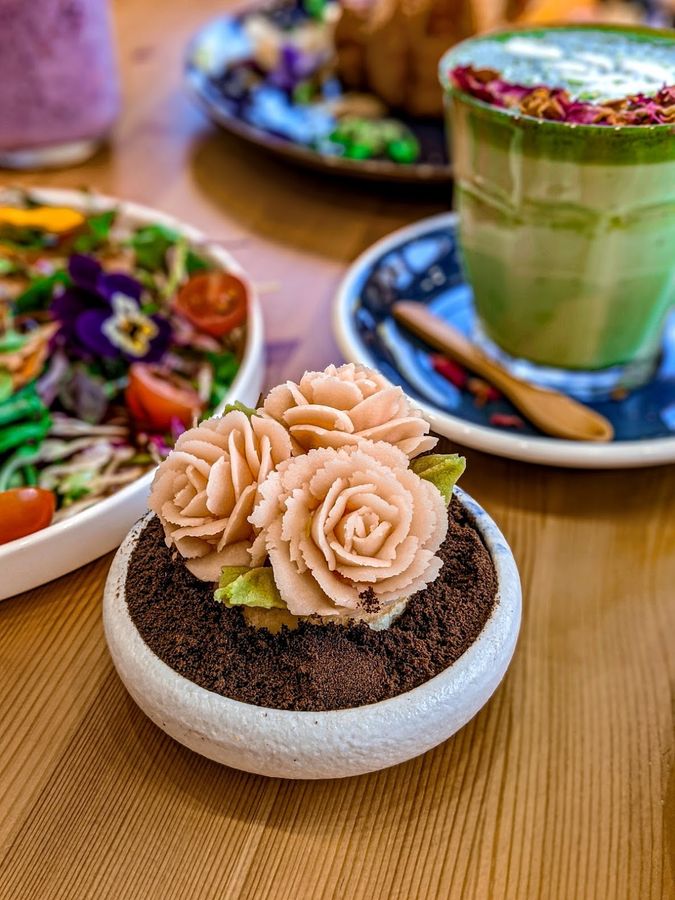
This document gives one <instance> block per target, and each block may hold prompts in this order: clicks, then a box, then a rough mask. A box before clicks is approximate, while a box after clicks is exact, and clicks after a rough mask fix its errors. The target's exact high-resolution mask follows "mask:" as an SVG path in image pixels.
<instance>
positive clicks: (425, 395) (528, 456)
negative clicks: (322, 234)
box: [334, 213, 675, 468]
mask: <svg viewBox="0 0 675 900" xmlns="http://www.w3.org/2000/svg"><path fill="white" fill-rule="evenodd" d="M402 299H405V300H413V301H417V302H419V303H425V304H427V305H428V306H429V308H430V309H431V310H432V311H433V312H434V313H435V314H436V315H439V316H441V317H442V318H444V319H446V320H447V321H449V322H450V323H451V324H453V325H454V326H455V327H456V328H459V329H460V330H461V331H463V332H464V333H467V334H470V333H472V331H473V328H474V324H475V311H474V306H473V296H472V293H471V288H470V286H469V285H468V284H467V282H466V280H465V278H464V275H463V273H462V268H461V262H460V256H459V247H458V243H457V238H456V219H455V216H454V215H453V214H451V213H448V214H445V215H441V216H434V217H433V218H430V219H425V220H423V221H421V222H417V223H416V224H414V225H411V226H409V227H407V228H403V229H401V230H400V231H397V232H395V233H394V234H392V235H390V236H389V237H387V238H385V239H384V240H382V241H380V242H378V243H377V244H375V245H374V246H373V247H372V248H371V249H370V250H368V251H367V252H366V253H364V254H363V255H362V256H361V257H359V259H357V260H356V262H355V263H354V264H353V265H352V267H351V269H350V271H349V273H348V274H347V276H346V278H345V279H344V281H343V283H342V285H341V287H340V290H339V293H338V296H337V300H336V306H335V315H334V328H335V332H336V337H337V340H338V343H339V346H340V348H341V349H342V352H343V353H344V355H345V357H346V358H347V359H348V360H350V361H354V362H363V363H365V364H367V365H369V366H374V367H375V368H377V369H379V370H380V371H381V372H382V373H383V374H384V375H385V376H386V377H387V378H388V379H389V380H390V381H392V382H394V383H395V384H399V385H401V387H402V388H403V389H404V390H405V391H406V393H408V394H410V396H411V397H413V398H414V399H415V400H417V401H418V403H419V405H420V407H421V408H422V409H423V410H424V412H425V414H426V415H427V416H428V417H429V419H430V420H431V422H432V425H433V427H434V429H435V430H436V431H437V432H439V433H440V434H444V435H446V436H447V437H449V438H451V439H453V440H456V441H459V442H460V443H462V444H465V445H466V446H469V447H475V448H476V449H478V450H485V451H487V452H489V453H495V454H498V455H500V456H507V457H511V458H513V459H522V460H526V461H529V462H539V463H545V464H549V465H559V466H570V467H578V468H621V467H632V466H649V465H658V464H664V463H672V462H675V313H673V314H672V315H671V317H670V320H669V322H668V325H667V328H666V334H665V338H664V345H663V354H662V357H661V362H660V364H659V368H658V370H657V372H656V373H655V375H654V377H653V378H652V380H651V381H650V382H649V383H648V384H646V385H644V386H643V387H641V388H638V389H636V390H633V391H631V392H630V393H629V394H628V395H627V396H625V397H624V398H623V399H605V400H602V401H594V402H591V403H589V405H590V406H592V407H593V408H594V409H597V410H598V412H601V413H602V414H603V415H605V416H607V418H608V419H609V420H610V421H611V422H612V424H613V426H614V429H615V433H616V438H615V440H614V441H612V442H611V443H609V444H590V443H585V442H580V441H564V440H559V439H556V438H551V437H546V436H544V435H542V434H541V433H540V432H538V431H537V430H536V429H535V428H533V427H532V426H531V425H529V423H526V422H524V421H522V419H521V418H520V417H519V416H518V413H517V411H516V410H515V409H514V408H513V407H512V406H511V404H510V403H509V402H508V401H507V400H505V399H504V398H501V397H496V398H490V397H488V398H486V397H485V394H484V391H481V390H480V388H481V387H482V386H481V385H480V383H479V384H478V385H477V384H476V383H475V382H472V383H471V386H470V388H469V387H468V386H467V384H464V385H463V386H461V387H460V386H458V384H459V383H461V381H462V372H461V371H459V372H453V371H452V369H451V370H450V371H449V372H448V371H446V372H445V374H443V371H444V366H443V363H442V360H441V359H440V358H439V356H438V354H434V353H433V352H430V351H429V349H428V348H427V347H426V346H425V345H424V344H422V343H421V342H419V341H418V340H416V339H415V338H414V337H412V336H411V335H410V334H409V333H408V332H407V331H406V330H405V329H404V328H401V327H400V326H399V325H397V324H396V322H395V321H394V320H393V318H392V316H391V315H390V309H391V305H392V303H393V302H395V301H396V300H402ZM448 375H449V376H450V379H451V380H449V379H448ZM455 376H459V377H455ZM453 380H454V382H455V383H453Z"/></svg>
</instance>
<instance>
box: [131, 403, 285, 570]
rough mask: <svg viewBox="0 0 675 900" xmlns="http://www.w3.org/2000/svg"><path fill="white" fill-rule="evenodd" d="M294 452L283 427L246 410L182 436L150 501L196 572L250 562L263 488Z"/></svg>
mask: <svg viewBox="0 0 675 900" xmlns="http://www.w3.org/2000/svg"><path fill="white" fill-rule="evenodd" d="M290 455H291V442H290V439H289V436H288V433H287V432H286V430H285V429H284V428H282V426H281V425H279V424H278V423H277V422H275V421H274V420H272V419H265V418H262V417H260V416H255V415H254V416H251V417H250V418H249V417H248V416H247V415H246V414H245V413H244V412H242V411H240V410H231V411H230V412H228V413H226V414H225V415H224V416H223V417H222V418H219V417H216V418H213V419H207V420H206V421H204V422H202V423H201V424H199V425H197V426H196V427H195V428H190V429H189V430H188V431H185V432H183V434H181V435H180V437H179V438H178V440H177V441H176V446H175V448H174V449H173V450H172V452H171V453H170V454H169V456H168V457H167V458H166V459H165V460H164V461H163V462H162V463H161V464H160V466H159V468H158V469H157V474H156V475H155V478H154V481H153V484H152V491H151V494H150V502H149V506H150V509H152V510H153V511H154V512H155V513H156V514H157V516H158V517H159V519H160V521H161V523H162V525H163V526H164V533H165V535H166V543H167V546H174V547H175V548H176V549H177V550H178V552H179V553H180V554H181V556H183V557H184V558H185V565H186V566H187V568H188V569H189V570H190V571H191V572H192V574H193V575H196V577H197V578H200V579H201V580H202V581H217V580H218V576H219V575H220V570H221V568H222V567H223V566H240V565H243V566H247V565H250V562H251V557H250V548H251V545H252V543H253V540H254V538H255V531H254V530H253V527H252V526H251V524H250V522H249V516H250V515H251V512H252V510H253V507H254V505H255V503H256V500H257V499H258V489H259V486H260V484H261V483H262V482H263V481H264V480H265V479H266V478H267V476H268V475H269V473H270V472H271V471H272V470H273V469H274V467H275V466H276V465H278V464H279V463H281V462H283V461H284V460H285V459H288V457H289V456H290Z"/></svg>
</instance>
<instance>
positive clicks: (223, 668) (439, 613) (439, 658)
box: [126, 499, 497, 711]
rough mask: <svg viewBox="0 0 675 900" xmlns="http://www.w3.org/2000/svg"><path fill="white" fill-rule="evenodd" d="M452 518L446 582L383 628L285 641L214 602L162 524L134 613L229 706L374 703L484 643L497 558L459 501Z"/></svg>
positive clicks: (139, 567)
mask: <svg viewBox="0 0 675 900" xmlns="http://www.w3.org/2000/svg"><path fill="white" fill-rule="evenodd" d="M448 519H449V527H448V535H447V537H446V540H445V542H444V544H443V546H442V548H441V550H440V551H439V555H440V556H441V558H442V559H443V568H442V570H441V573H440V575H439V577H438V578H437V579H436V581H435V582H434V583H433V584H431V585H429V586H428V587H427V588H426V589H425V590H423V591H420V592H419V593H418V594H416V595H415V596H414V597H413V598H412V599H411V600H410V602H409V603H408V606H407V607H406V609H405V611H404V612H403V613H402V615H401V616H399V618H398V619H396V621H395V622H394V623H393V624H392V625H391V626H390V627H389V628H388V629H386V630H384V631H373V630H372V629H370V628H368V626H367V625H365V624H363V623H362V624H357V625H350V626H340V625H316V624H314V623H311V622H306V621H301V622H300V624H299V625H298V627H297V628H296V629H295V630H292V631H291V630H289V629H288V628H285V627H284V628H282V629H281V630H280V631H279V632H278V633H277V634H271V633H270V632H269V631H267V630H266V629H256V628H252V627H251V626H249V625H248V624H247V623H246V621H245V620H244V618H243V615H242V613H241V610H239V609H228V608H227V607H225V606H223V605H222V604H220V603H217V602H216V601H214V600H213V585H210V584H206V583H204V582H202V581H198V580H197V579H196V578H194V576H192V575H191V574H190V573H189V572H188V570H187V569H186V568H185V566H184V565H183V564H182V562H180V561H175V560H173V559H172V554H171V551H170V550H169V549H168V548H167V546H166V544H165V543H164V535H163V531H162V526H161V524H160V523H159V520H158V519H156V518H153V519H151V520H150V521H149V522H148V524H147V525H146V527H145V528H144V529H143V531H142V533H141V535H140V537H139V540H138V543H137V544H136V547H135V549H134V551H133V553H132V555H131V559H130V562H129V569H128V573H127V580H126V599H127V605H128V608H129V613H130V615H131V618H132V619H133V621H134V623H135V625H136V627H137V628H138V631H139V633H140V634H141V636H142V638H143V640H144V641H145V642H146V644H147V645H148V646H149V647H150V649H151V650H152V651H153V652H154V653H156V654H157V656H159V657H160V659H162V660H164V662H165V663H167V665H169V666H171V668H172V669H175V671H176V672H179V673H180V674H181V675H184V676H185V677H186V678H188V679H190V680H191V681H193V682H195V683H196V684H199V685H201V686H202V687H204V688H206V689H207V690H210V691H215V692H216V693H218V694H222V695H223V696H225V697H231V698H233V699H235V700H240V701H242V702H244V703H253V704H255V705H257V706H266V707H273V708H276V709H292V710H308V711H321V710H330V709H346V708H349V707H354V706H362V705H365V704H368V703H376V702H378V701H380V700H386V699H388V698H390V697H395V696H397V695H398V694H402V693H404V692H405V691H409V690H411V689H412V688H414V687H417V686H418V685H420V684H422V683H423V682H425V681H428V680H429V679H430V678H433V677H434V675H438V674H439V672H442V671H443V669H446V668H447V667H448V666H450V665H452V663H453V662H455V661H456V660H457V659H459V657H460V656H461V655H462V653H464V651H465V650H467V649H468V647H470V646H471V644H472V643H473V642H474V641H475V640H476V638H477V637H478V635H479V634H480V632H481V630H482V629H483V626H484V625H485V623H486V621H487V619H488V618H489V616H490V613H491V611H492V608H493V606H494V601H495V596H496V592H497V576H496V573H495V570H494V566H493V564H492V559H491V557H490V554H489V553H488V551H487V550H486V548H485V546H484V545H483V543H482V541H481V538H480V535H479V534H478V532H477V531H476V529H475V527H474V525H473V522H472V520H471V517H470V515H469V514H468V513H467V512H466V510H465V509H464V508H463V507H462V506H461V504H460V503H459V502H458V501H457V500H456V499H453V501H452V504H451V506H450V510H449V515H448ZM364 594H365V595H368V591H365V592H364ZM364 600H365V602H369V600H370V597H369V596H365V597H364Z"/></svg>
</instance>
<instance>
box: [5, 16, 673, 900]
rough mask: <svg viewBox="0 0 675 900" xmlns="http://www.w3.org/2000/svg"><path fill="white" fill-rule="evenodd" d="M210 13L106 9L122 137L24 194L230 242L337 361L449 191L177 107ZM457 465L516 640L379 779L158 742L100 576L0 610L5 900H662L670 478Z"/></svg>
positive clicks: (667, 787) (664, 471) (323, 359)
mask: <svg viewBox="0 0 675 900" xmlns="http://www.w3.org/2000/svg"><path fill="white" fill-rule="evenodd" d="M222 7H223V4H222V3H220V2H217V0H196V2H191V3H188V2H185V0H163V2H159V0H154V2H152V0H121V2H118V3H117V4H116V5H115V12H116V18H117V26H118V35H119V41H120V61H121V65H122V71H123V75H124V80H125V111H124V115H123V117H122V119H121V121H120V124H119V127H118V129H117V131H116V135H115V139H114V142H113V146H112V147H111V149H110V150H108V151H106V152H103V153H101V154H100V155H99V156H98V157H97V158H96V159H94V160H93V161H92V162H91V163H89V164H87V165H85V166H83V167H80V168H78V169H73V170H70V171H64V172H59V173H53V174H49V175H45V174H43V175H40V176H33V177H30V178H29V177H28V176H23V177H21V178H16V179H12V181H15V182H20V183H26V184H27V183H31V182H32V183H40V184H50V185H62V186H79V185H85V184H86V185H90V186H93V187H96V188H98V189H100V190H104V191H108V192H110V193H115V194H119V195H122V196H125V197H128V198H130V199H134V200H139V201H142V202H147V203H150V204H153V205H156V206H159V207H162V208H164V209H166V210H167V211H169V212H172V213H175V214H178V215H181V216H183V217H185V218H187V219H189V220H190V221H192V222H193V223H194V224H196V225H197V226H199V227H201V228H203V229H205V230H206V231H208V232H209V233H210V234H211V235H212V236H214V237H218V238H221V239H223V240H225V241H227V242H228V243H230V244H232V247H233V250H234V251H235V252H236V254H237V256H238V258H239V259H240V260H241V261H242V263H243V264H244V265H245V266H247V267H248V269H249V270H250V271H251V273H252V274H253V276H254V277H255V278H256V280H258V281H259V282H273V283H277V284H278V291H277V292H276V293H274V292H271V293H269V294H267V295H266V296H265V298H264V303H265V316H266V324H267V329H268V333H269V335H270V336H272V337H274V335H275V334H276V333H277V332H278V331H280V330H281V329H283V327H284V323H283V322H282V321H281V314H280V312H279V309H280V302H279V298H285V299H286V300H288V298H289V297H290V298H292V297H294V296H298V295H299V294H300V293H302V294H303V296H305V295H306V294H307V293H308V292H309V293H311V295H312V297H313V298H314V302H315V308H316V324H317V326H319V327H320V329H321V332H322V334H321V339H320V340H319V341H317V344H316V348H314V347H312V348H306V349H305V352H306V353H309V354H310V355H311V354H312V353H313V354H314V356H315V357H316V359H315V360H313V361H314V362H315V364H316V365H325V364H326V363H327V362H329V361H331V360H332V359H335V358H337V356H338V354H337V350H336V349H335V348H334V346H333V344H332V341H331V339H330V338H329V337H328V331H329V304H330V301H331V298H332V294H333V291H334V289H335V286H336V283H337V280H338V279H339V276H340V274H341V273H342V272H343V271H344V268H345V266H346V264H347V263H348V262H349V261H350V260H351V259H353V258H354V256H355V255H356V254H357V253H359V252H360V251H361V250H363V249H364V248H365V247H366V246H367V245H368V244H370V243H371V242H372V241H373V240H375V239H376V238H379V237H381V236H383V235H384V234H386V233H387V232H389V231H391V230H392V229H394V228H396V227H398V226H400V225H402V224H405V223H406V222H410V221H413V220H415V219H418V218H420V217H422V216H424V215H428V214H430V213H434V212H439V211H442V210H443V209H444V208H445V207H446V206H447V198H445V197H442V196H439V191H438V189H436V192H435V193H432V194H431V195H426V196H425V195H421V194H420V193H419V192H418V191H406V192H400V191H393V190H392V189H391V188H388V189H386V190H385V189H378V188H375V187H373V186H362V185H356V184H349V183H344V182H338V181H330V180H327V179H322V178H321V177H318V176H316V175H312V174H308V173H303V172H300V171H295V170H293V169H287V168H285V167H284V166H282V165H281V164H279V163H277V162H274V161H271V160H268V159H266V158H265V157H264V156H263V155H261V154H260V153H257V152H255V151H253V150H250V149H248V148H246V147H244V146H242V145H241V144H239V143H237V142H236V141H234V140H232V139H229V138H227V137H225V136H223V135H221V134H218V133H216V132H215V131H214V130H213V129H212V128H211V127H210V126H209V125H208V124H207V123H206V121H205V120H204V119H203V117H202V116H201V115H200V114H199V113H198V112H197V111H195V110H193V109H192V107H191V106H190V103H189V101H188V100H187V99H186V98H185V97H184V96H183V94H182V91H181V88H180V59H181V53H182V48H183V45H184V42H185V40H186V39H187V38H188V37H189V36H190V34H191V32H192V31H193V30H194V29H195V28H196V27H197V26H198V25H199V24H200V23H201V22H202V21H204V20H206V19H207V18H208V17H209V16H210V15H213V14H215V13H217V12H218V11H220V10H221V9H222ZM290 364H291V365H292V360H291V361H290ZM295 374H299V373H295ZM467 457H468V461H469V465H468V470H467V473H466V475H465V477H464V480H463V484H464V487H465V488H466V489H467V490H469V491H470V492H471V493H472V494H474V495H475V496H476V498H477V499H478V500H479V501H480V502H481V503H483V504H484V505H485V506H486V507H487V508H488V510H489V511H490V512H491V513H492V514H493V516H494V517H495V519H496V520H497V522H498V523H499V524H500V526H501V527H502V528H503V530H504V532H505V534H506V536H507V538H508V540H509V541H510V542H511V544H512V546H513V549H514V552H515V555H516V558H517V560H518V564H519V566H520V570H521V574H522V579H523V587H524V619H523V629H522V633H521V638H520V643H519V646H518V649H517V651H516V655H515V658H514V661H513V664H512V666H511V669H510V671H509V673H508V675H507V677H506V679H505V681H504V682H503V684H502V686H501V687H500V688H499V690H498V691H497V693H496V694H495V696H494V698H493V699H492V701H491V702H490V703H489V704H488V705H487V706H486V707H485V708H484V709H483V711H482V712H481V713H480V714H479V715H478V716H477V717H476V718H475V719H474V720H473V721H472V722H471V723H470V724H469V725H467V726H466V727H465V728H464V729H463V730H462V731H461V732H460V733H459V734H457V735H456V736H455V737H454V738H453V739H451V740H449V741H447V742H446V743H445V744H443V745H442V746H440V747H438V748H437V749H436V750H434V751H432V752H430V753H428V754H426V755H425V756H423V757H421V758H419V759H416V760H413V761H411V762H409V763H407V764H405V765H402V766H398V767H396V768H394V769H389V770H387V771H383V772H380V773H378V774H374V775H368V776H363V777H359V778H352V779H347V780H344V781H334V782H285V781H282V780H271V779H265V778H261V777H257V776H252V775H246V774H243V773H239V772H236V771H233V770H230V769H226V768H224V767H220V766H218V765H216V764H215V763H211V762H209V761H208V760H205V759H203V758H201V757H199V756H197V755H195V754H194V753H191V752H190V751H188V750H186V749H185V748H183V747H182V746H180V745H178V744H176V743H174V742H173V741H172V740H170V739H169V738H167V737H166V736H165V735H164V734H163V733H162V732H161V731H159V730H158V729H157V728H156V727H155V726H154V725H153V724H152V723H151V722H150V721H149V720H148V719H146V718H145V717H144V716H143V714H142V713H141V712H140V711H139V709H138V708H137V707H136V706H135V704H134V703H133V701H132V700H131V699H130V697H129V696H128V695H127V693H126V691H125V690H124V688H123V687H122V684H121V683H120V681H119V680H118V678H117V676H116V674H115V672H114V670H113V667H112V664H111V661H110V658H109V656H108V653H107V651H106V646H105V642H104V639H103V631H102V627H101V616H100V603H101V591H102V586H103V581H104V578H105V574H106V571H107V568H108V566H109V564H110V557H105V558H103V559H100V560H98V561H97V562H95V563H92V564H91V565H89V566H86V567H84V568H82V569H80V570H78V571H76V572H74V573H72V574H71V575H69V576H66V577H64V578H61V579H59V580H58V581H56V582H53V583H51V584H49V585H45V586H44V587H42V588H39V589H37V590H35V591H32V592H30V593H28V594H24V595H22V596H19V597H16V598H14V599H12V600H7V601H5V602H3V603H1V604H0V807H1V815H0V897H2V898H3V900H4V898H8V900H9V898H11V900H15V898H16V900H20V898H26V900H27V898H30V900H35V898H48V900H52V898H54V900H56V898H69V900H70V898H89V897H91V898H124V900H126V898H129V900H136V898H138V900H146V898H153V900H154V898H167V900H169V898H181V900H182V898H212V897H213V898H216V897H217V898H240V897H242V898H249V897H251V898H274V900H277V898H279V900H281V898H289V900H291V898H293V900H294V898H317V900H320V898H334V897H335V898H368V900H380V898H387V900H388V898H431V897H441V898H456V897H457V898H465V897H466V898H490V900H491V898H505V897H508V898H515V900H520V898H541V900H554V898H555V900H577V898H584V900H585V898H588V900H596V898H598V900H610V898H611V900H614V898H625V900H652V898H670V897H674V896H675V890H674V889H673V871H674V866H673V845H674V839H675V822H674V803H675V780H674V776H673V771H674V770H673V722H672V687H673V680H674V679H673V675H674V659H675V646H674V641H675V608H674V606H675V600H674V593H675V511H674V510H675V467H672V466H671V467H667V468H661V469H651V470H643V471H633V472H609V473H591V472H572V471H564V470H556V469H547V468H543V467H536V466H529V465H524V464H519V463H515V462H509V461H504V460H499V459H494V458H490V457H487V456H484V455H482V454H480V453H476V452H474V451H467ZM36 565H39V560H36ZM0 577H2V573H1V572H0Z"/></svg>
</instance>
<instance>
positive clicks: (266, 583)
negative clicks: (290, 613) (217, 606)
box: [213, 566, 286, 609]
mask: <svg viewBox="0 0 675 900" xmlns="http://www.w3.org/2000/svg"><path fill="white" fill-rule="evenodd" d="M213 599H214V600H217V601H218V602H219V603H224V604H225V606H258V607H260V608H261V609H286V604H285V603H284V601H283V600H282V599H281V596H280V595H279V590H278V588H277V586H276V584H275V581H274V575H273V574H272V569H271V568H270V567H269V566H260V567H259V568H257V569H248V568H246V567H245V566H225V567H224V568H223V569H222V571H221V574H220V579H219V582H218V590H217V591H216V592H215V594H214V595H213Z"/></svg>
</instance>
